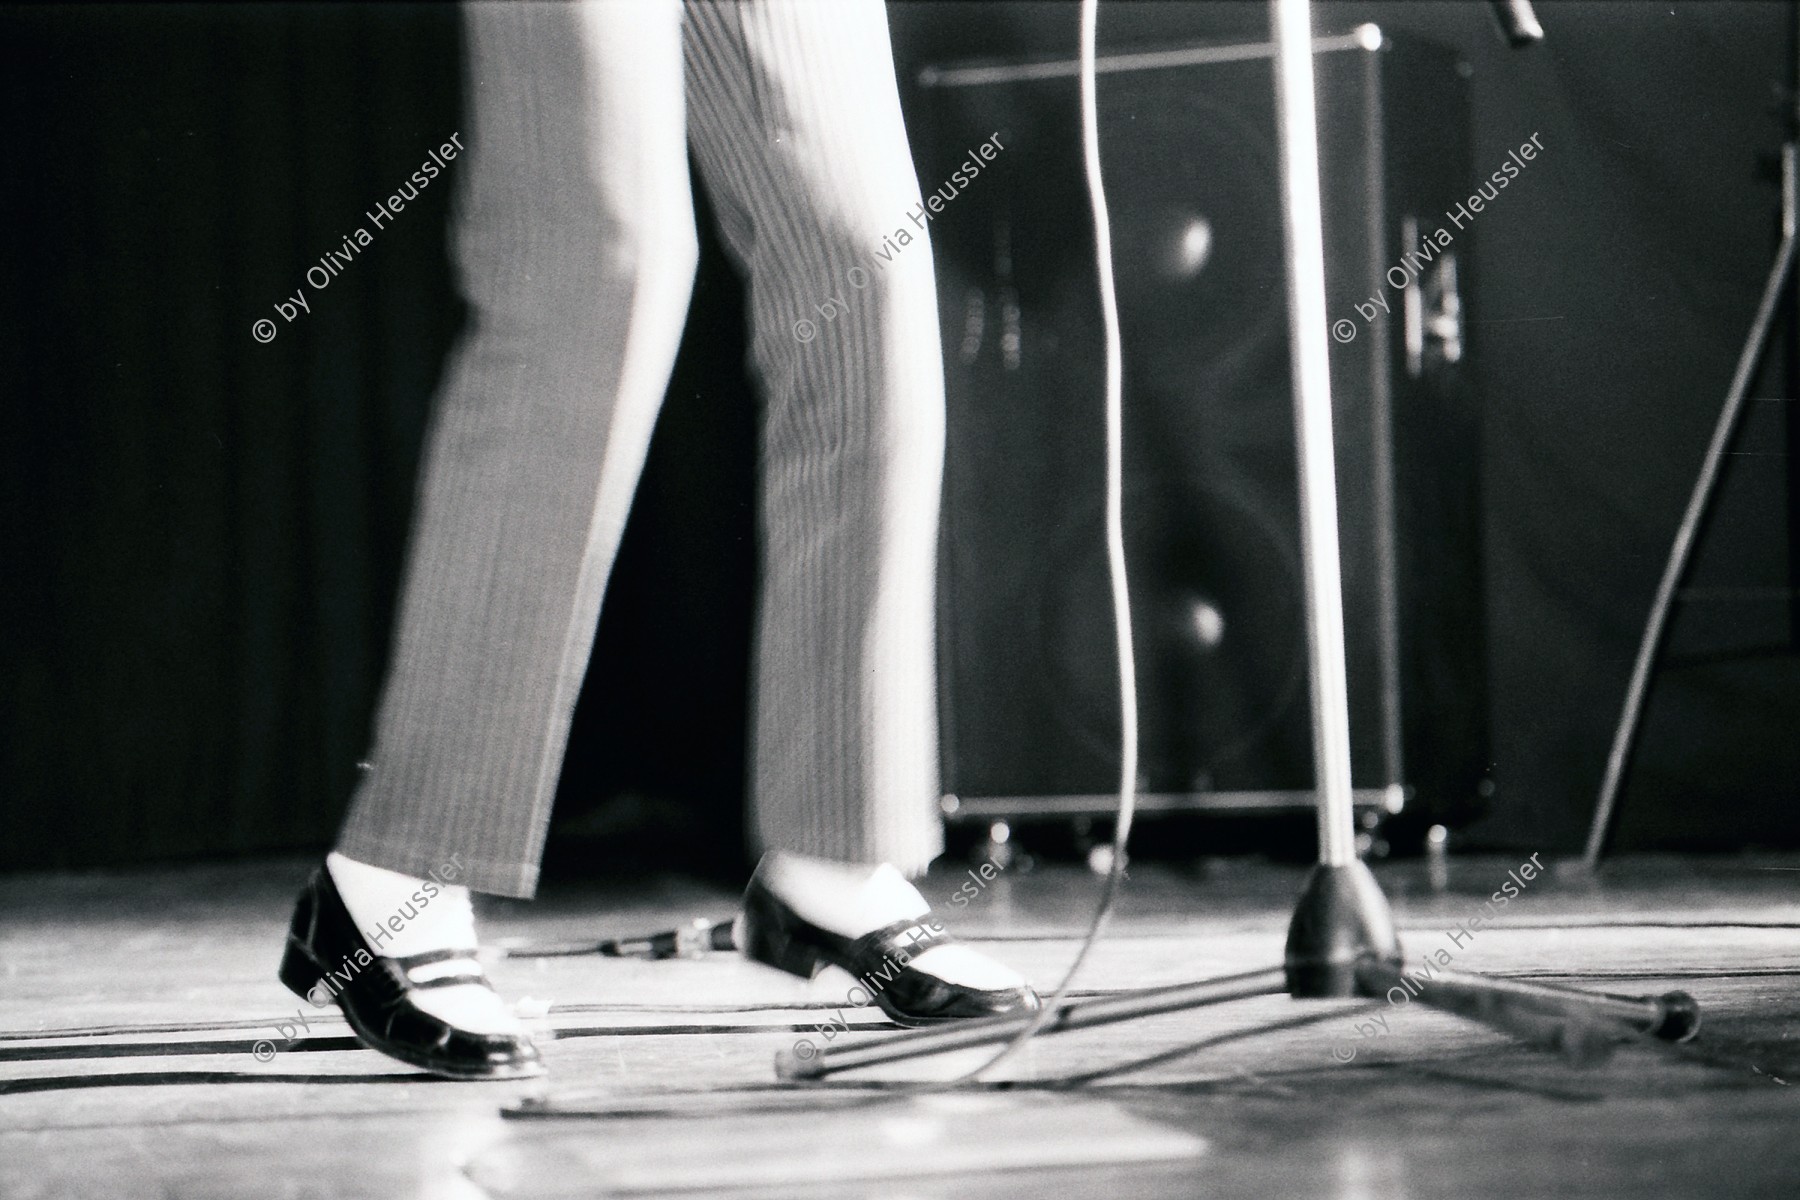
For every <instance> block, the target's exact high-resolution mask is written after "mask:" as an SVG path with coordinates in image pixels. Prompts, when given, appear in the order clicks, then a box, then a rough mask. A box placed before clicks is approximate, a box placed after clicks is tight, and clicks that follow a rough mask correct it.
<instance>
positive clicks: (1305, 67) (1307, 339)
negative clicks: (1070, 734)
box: [1269, 0, 1356, 867]
mask: <svg viewBox="0 0 1800 1200" xmlns="http://www.w3.org/2000/svg"><path fill="white" fill-rule="evenodd" d="M1269 16H1270V24H1271V27H1272V29H1273V32H1274V35H1275V77H1276V89H1275V99H1276V112H1277V117H1278V120H1277V125H1278V127H1279V131H1280V134H1281V184H1282V194H1283V201H1284V203H1283V204H1282V215H1283V226H1284V231H1285V234H1286V248H1287V280H1288V344H1289V351H1290V354H1291V357H1292V361H1293V377H1294V419H1295V420H1294V423H1295V430H1296V434H1297V440H1298V449H1299V465H1300V544H1301V551H1302V557H1303V559H1304V560H1305V565H1306V608H1307V625H1306V641H1307V651H1308V660H1309V665H1310V667H1311V672H1312V707H1313V769H1314V771H1315V772H1316V775H1317V779H1316V786H1317V788H1318V806H1319V861H1320V862H1322V863H1324V864H1325V865H1327V866H1333V867H1341V866H1344V865H1346V864H1348V863H1350V862H1353V861H1354V860H1355V858H1356V823H1355V814H1354V812H1353V811H1352V804H1351V799H1352V798H1351V791H1350V691H1349V684H1348V672H1347V669H1346V667H1345V663H1344V584H1343V571H1342V567H1341V565H1340V563H1339V561H1338V513H1337V460H1336V456H1335V454H1334V451H1333V447H1332V429H1331V342H1330V339H1329V338H1328V337H1327V335H1326V324H1325V230H1324V212H1323V207H1322V205H1321V202H1320V199H1319V132H1318V122H1317V117H1316V109H1315V107H1314V103H1315V102H1314V98H1313V61H1312V14H1311V6H1310V4H1309V3H1308V0H1269Z"/></svg>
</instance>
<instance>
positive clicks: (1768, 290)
mask: <svg viewBox="0 0 1800 1200" xmlns="http://www.w3.org/2000/svg"><path fill="white" fill-rule="evenodd" d="M1782 157H1783V166H1784V171H1783V173H1784V174H1785V175H1788V176H1790V177H1791V176H1792V175H1793V173H1794V171H1795V169H1796V164H1795V148H1794V146H1793V144H1792V143H1790V144H1789V145H1788V146H1787V147H1786V148H1785V149H1784V151H1783V155H1782ZM1782 191H1783V193H1784V195H1785V196H1787V197H1789V198H1790V200H1789V203H1791V202H1792V201H1791V197H1792V195H1793V193H1794V186H1793V184H1792V183H1791V182H1790V183H1787V184H1784V186H1783V189H1782ZM1782 226H1783V229H1784V231H1785V232H1784V234H1783V236H1782V239H1781V249H1780V250H1779V251H1778V252H1777V253H1776V255H1775V265H1774V267H1773V268H1772V269H1771V270H1770V271H1769V282H1768V283H1767V285H1765V286H1764V288H1763V294H1762V302H1761V303H1760V304H1758V305H1757V308H1756V319H1755V320H1754V321H1752V322H1751V323H1750V334H1749V336H1748V337H1746V338H1745V339H1744V349H1743V353H1741V354H1740V355H1739V356H1738V363H1737V371H1736V372H1735V373H1734V374H1733V375H1732V377H1731V388H1730V390H1728V391H1727V392H1726V393H1725V407H1724V408H1723V409H1721V410H1720V412H1719V421H1718V424H1717V425H1715V426H1714V427H1713V436H1712V443H1711V444H1710V445H1709V446H1707V448H1706V458H1705V460H1704V461H1703V462H1702V463H1701V465H1700V478H1698V479H1697V480H1695V481H1694V493H1693V495H1692V496H1690V497H1688V505H1687V512H1686V513H1685V514H1684V515H1683V516H1682V518H1681V527H1680V528H1679V529H1678V530H1676V532H1675V544H1674V546H1672V547H1671V548H1670V550H1669V561H1668V564H1667V565H1666V566H1664V567H1663V573H1662V581H1661V582H1660V583H1658V584H1657V585H1656V598H1655V599H1654V600H1653V601H1651V604H1650V616H1649V619H1648V620H1647V621H1646V622H1645V623H1644V636H1643V638H1642V639H1641V640H1640V641H1639V642H1638V652H1637V662H1636V663H1635V664H1633V666H1632V668H1631V683H1630V684H1629V685H1628V686H1627V687H1626V689H1625V708H1624V711H1623V712H1622V713H1621V714H1620V715H1619V727H1618V729H1617V730H1615V731H1614V733H1613V741H1612V752H1611V753H1610V754H1608V755H1607V757H1606V776H1605V778H1604V779H1603V780H1601V783H1600V800H1599V803H1598V804H1597V805H1596V806H1595V808H1594V819H1593V823H1592V824H1591V825H1590V826H1589V827H1588V839H1587V849H1586V850H1584V851H1583V852H1582V856H1581V861H1582V864H1583V865H1584V866H1585V867H1586V868H1587V869H1588V870H1589V871H1593V870H1595V869H1597V868H1598V867H1599V865H1600V853H1601V851H1602V850H1603V849H1605V847H1606V839H1607V838H1608V836H1610V834H1611V833H1612V825H1613V817H1614V807H1615V805H1616V804H1617V802H1618V798H1619V785H1620V784H1621V783H1623V782H1624V779H1625V767H1626V764H1627V763H1629V762H1630V759H1631V751H1632V749H1633V747H1634V745H1635V743H1636V741H1637V732H1638V725H1639V723H1640V722H1641V721H1642V719H1643V715H1644V700H1645V698H1646V696H1647V695H1648V693H1649V690H1650V672H1651V671H1652V670H1653V669H1654V668H1655V666H1656V655H1657V651H1658V650H1659V649H1660V648H1661V647H1662V640H1663V634H1664V632H1665V631H1666V629H1667V626H1668V623H1669V610H1670V608H1671V607H1672V606H1673V605H1674V602H1675V589H1676V588H1677V587H1679V586H1680V585H1681V580H1682V577H1683V576H1684V575H1686V574H1687V567H1688V560H1689V558H1691V557H1692V556H1693V552H1694V541H1695V539H1696V538H1698V537H1699V535H1700V526H1701V524H1702V523H1703V522H1704V521H1705V520H1706V510H1707V508H1708V506H1709V505H1710V504H1711V502H1712V496H1713V491H1714V489H1715V488H1716V487H1717V486H1718V482H1719V469H1720V467H1721V466H1723V464H1724V462H1725V452H1726V450H1727V449H1728V448H1729V447H1730V445H1731V440H1732V437H1733V435H1734V434H1736V432H1737V427H1738V422H1739V420H1740V419H1741V418H1742V416H1743V411H1744V398H1745V396H1747V395H1748V394H1749V391H1750V381H1751V379H1752V377H1753V376H1754V375H1755V373H1756V364H1757V362H1758V361H1759V360H1760V359H1761V358H1762V354H1763V350H1764V348H1765V343H1766V342H1767V341H1768V338H1769V329H1770V327H1771V326H1772V325H1773V323H1774V321H1775V310H1776V309H1777V308H1778V307H1779V306H1780V304H1781V293H1782V291H1783V290H1784V289H1785V288H1786V287H1787V281H1788V275H1789V273H1790V272H1792V270H1793V268H1794V244H1795V237H1794V234H1793V226H1794V218H1793V214H1792V213H1791V212H1790V213H1784V214H1783V220H1782Z"/></svg>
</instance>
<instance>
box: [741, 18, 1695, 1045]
mask: <svg viewBox="0 0 1800 1200" xmlns="http://www.w3.org/2000/svg"><path fill="white" fill-rule="evenodd" d="M1269 6H1270V21H1271V25H1272V27H1273V32H1274V37H1275V74H1276V87H1277V93H1276V95H1277V115H1278V124H1279V128H1280V135H1281V162H1282V189H1283V201H1284V203H1283V206H1282V207H1283V215H1284V226H1285V234H1286V239H1285V240H1286V250H1287V272H1288V276H1287V277H1288V323H1289V343H1290V350H1291V355H1292V362H1293V376H1294V404H1295V417H1296V426H1297V437H1298V451H1299V468H1300V471H1299V475H1300V511H1301V546H1302V550H1303V552H1304V557H1305V562H1306V571H1305V584H1306V600H1307V618H1308V619H1307V650H1308V655H1309V660H1310V663H1309V665H1310V668H1311V673H1312V715H1313V752H1314V761H1315V763H1316V770H1317V776H1318V788H1317V799H1318V817H1319V861H1318V864H1317V865H1316V866H1315V867H1314V868H1313V870H1312V873H1311V875H1310V876H1309V877H1308V879H1307V881H1306V885H1305V887H1304V889H1303V890H1302V892H1301V895H1300V899H1299V902H1298V904H1297V905H1296V907H1295V910H1294V914H1293V918H1292V920H1291V921H1290V923H1289V925H1288V936H1287V948H1286V953H1285V956H1284V961H1283V963H1282V964H1281V965H1280V966H1276V967H1269V968H1266V969H1263V970H1257V971H1250V972H1246V973H1243V974H1238V975H1230V976H1224V977H1221V978H1216V979H1208V980H1202V981H1200V982H1197V983H1188V984H1178V985H1176V986H1174V987H1162V988H1151V989H1147V990H1138V991H1130V992H1124V993H1121V994H1119V995H1115V996H1108V997H1105V998H1102V999H1097V1000H1080V1001H1070V1002H1065V1003H1064V1004H1062V1005H1060V1006H1059V1007H1058V1008H1057V1010H1056V1011H1055V1012H1054V1013H1052V1014H1050V1015H1049V1016H1048V1017H1047V1018H1046V1019H1045V1020H1044V1022H1043V1025H1042V1027H1041V1028H1040V1030H1039V1032H1038V1036H1046V1035H1049V1034H1053V1033H1057V1032H1062V1031H1066V1030H1071V1029H1085V1028H1091V1027H1093V1026H1097V1025H1108V1024H1114V1023H1117V1022H1120V1021H1129V1020H1134V1019H1136V1018H1138V1017H1144V1016H1150V1015H1154V1014H1158V1013H1167V1012H1177V1011H1183V1010H1186V1009H1191V1008H1199V1007H1202V1006H1206V1005H1212V1004H1221V1003H1225V1002H1227V1001H1231V1000H1238V999H1243V998H1245V997H1249V996H1261V995H1270V994H1276V993H1281V992H1286V993H1287V994H1288V995H1290V996H1293V997H1294V998H1296V999H1315V998H1321V999H1322V998H1344V997H1358V996H1360V997H1365V998H1371V999H1373V998H1378V997H1381V996H1383V995H1388V996H1389V997H1390V999H1391V998H1392V997H1391V993H1392V991H1393V990H1394V989H1395V988H1399V989H1400V990H1401V991H1402V992H1403V993H1405V995H1406V997H1407V999H1408V1000H1411V999H1417V1000H1419V1001H1420V1002H1421V1003H1424V1004H1428V1005H1432V1006H1434V1007H1437V1008H1441V1009H1444V1010H1446V1011H1449V1012H1453V1013H1456V1014H1458V1015H1460V1016H1463V1017H1466V1018H1468V1019H1470V1020H1474V1021H1480V1022H1482V1023H1484V1024H1487V1025H1490V1026H1492V1027H1494V1028H1497V1029H1499V1030H1502V1031H1503V1032H1506V1033H1510V1034H1512V1035H1514V1036H1517V1037H1520V1038H1522V1039H1524V1040H1526V1041H1528V1042H1531V1043H1533V1044H1536V1045H1542V1046H1548V1047H1552V1048H1556V1049H1559V1050H1561V1051H1562V1052H1563V1053H1564V1054H1565V1055H1566V1056H1568V1057H1570V1058H1572V1059H1574V1060H1576V1061H1586V1060H1589V1059H1591V1058H1593V1057H1594V1056H1595V1055H1597V1054H1600V1053H1604V1052H1605V1051H1606V1050H1608V1049H1609V1048H1610V1046H1611V1044H1612V1043H1613V1042H1614V1041H1616V1040H1618V1039H1619V1038H1621V1037H1628V1036H1632V1035H1637V1034H1649V1035H1652V1036H1654V1037H1658V1038H1662V1039H1664V1040H1668V1041H1686V1040H1687V1039H1689V1038H1691V1037H1693V1036H1694V1034H1695V1033H1696V1032H1697V1031H1698V1029H1699V1023H1700V1011H1699V1006H1698V1005H1697V1004H1696V1003H1695V1002H1694V999H1693V997H1691V996H1689V995H1687V994H1686V993H1685V992H1669V993H1667V994H1665V995H1662V996H1654V997H1652V996H1635V997H1634V996H1612V995H1606V994H1601V993H1593V992H1584V991H1578V990H1575V989H1572V988H1561V987H1548V986H1545V985H1542V984H1529V983H1522V982H1519V981H1516V980H1504V979H1494V978H1490V977H1487V976H1483V975H1476V974H1468V973H1463V972H1450V971H1445V970H1442V969H1440V968H1439V967H1437V966H1435V965H1426V966H1425V973H1424V975H1423V976H1422V977H1421V976H1418V975H1413V974H1411V973H1410V972H1409V971H1408V970H1407V964H1406V960H1405V958H1404V956H1403V955H1402V953H1401V950H1400V941H1399V938H1398V937H1397V936H1396V934H1395V931H1394V922H1393V917H1392V915H1391V913H1390V912H1389V910H1388V903H1387V898H1386V897H1385V896H1384V895H1382V892H1381V888H1380V886H1379V885H1378V884H1377V883H1376V882H1375V877H1374V875H1373V874H1371V873H1370V871H1369V869H1368V867H1367V866H1366V865H1365V864H1364V863H1363V862H1361V861H1360V860H1359V859H1358V858H1357V857H1356V851H1355V821H1354V814H1353V811H1352V806H1351V791H1350V734H1349V731H1350V717H1349V708H1350V706H1349V692H1348V687H1347V685H1346V666H1345V661H1344V601H1343V585H1342V579H1341V570H1340V564H1339V559H1338V515H1337V481H1336V474H1335V458H1334V453H1333V446H1332V424H1331V371H1330V366H1331V361H1330V354H1331V343H1330V340H1329V338H1328V337H1327V324H1326V310H1325V243H1324V226H1323V217H1322V209H1321V205H1320V198H1319V145H1318V130H1317V127H1316V119H1315V112H1316V109H1315V103H1314V96H1313V62H1312V15H1311V9H1310V4H1309V0H1270V5H1269ZM1509 7H1510V8H1511V9H1513V10H1515V11H1516V10H1517V9H1518V8H1519V7H1521V6H1520V5H1516V4H1515V5H1511V6H1509ZM1522 7H1523V8H1524V11H1525V12H1526V13H1527V14H1529V6H1528V5H1524V6H1522ZM1534 24H1535V22H1534ZM1030 1020H1031V1018H1030V1017H1022V1018H1013V1017H1001V1018H992V1019H987V1020H980V1021H967V1022H958V1023H956V1024H954V1025H951V1026H948V1027H943V1028H937V1029H927V1030H919V1031H915V1032H911V1033H904V1034H900V1035H898V1036H895V1037H891V1038H884V1039H882V1040H880V1041H877V1042H870V1043H866V1044H862V1045H854V1046H843V1047H828V1048H827V1049H825V1050H822V1051H815V1052H814V1054H813V1055H812V1056H811V1057H810V1058H800V1057H799V1056H797V1055H795V1054H794V1052H793V1051H792V1050H791V1049H790V1050H783V1051H782V1052H781V1053H779V1054H778V1055H777V1056H776V1060H775V1068H776V1072H777V1074H778V1075H780V1076H781V1077H782V1078H784V1079H821V1078H824V1077H825V1076H828V1075H833V1074H837V1073H838V1072H841V1071H848V1070H854V1069H856V1068H859V1067H865V1066H873V1065H876V1064H879V1063H891V1062H900V1061H905V1060H910V1059H914V1058H920V1057H924V1056H927V1055H932V1054H939V1053H943V1052H945V1051H948V1050H958V1049H963V1048H966V1047H971V1046H985V1045H997V1044H1000V1043H1003V1042H1008V1041H1010V1040H1012V1039H1013V1038H1014V1037H1016V1036H1017V1035H1018V1033H1019V1031H1020V1030H1021V1029H1023V1028H1024V1027H1025V1026H1026V1025H1027V1024H1028V1023H1029V1022H1030Z"/></svg>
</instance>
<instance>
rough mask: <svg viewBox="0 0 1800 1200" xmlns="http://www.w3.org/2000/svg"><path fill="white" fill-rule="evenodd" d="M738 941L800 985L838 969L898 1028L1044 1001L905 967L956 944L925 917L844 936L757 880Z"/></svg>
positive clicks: (1015, 1010)
mask: <svg viewBox="0 0 1800 1200" xmlns="http://www.w3.org/2000/svg"><path fill="white" fill-rule="evenodd" d="M740 937H741V944H742V946H743V948H744V954H745V955H746V956H747V957H749V958H752V959H754V960H755V961H757V962H759V963H762V964H764V965H765V966H770V967H775V968H777V969H779V970H782V971H786V972H787V973H788V974H790V975H798V976H800V977H801V978H802V979H810V978H812V977H813V976H814V975H817V974H818V973H819V972H820V971H821V970H823V969H824V968H825V966H826V965H827V964H829V965H831V966H835V967H841V968H843V969H844V970H846V971H848V972H849V973H850V974H851V975H853V976H855V978H856V981H857V982H858V983H859V984H861V985H862V986H863V987H864V988H866V989H867V990H868V991H869V993H870V994H871V995H872V996H873V997H874V999H875V1003H876V1004H877V1005H879V1006H880V1007H881V1011H882V1012H884V1013H886V1014H887V1015H888V1016H889V1018H891V1019H892V1020H893V1021H894V1023H895V1024H898V1025H907V1026H914V1027H916V1026H920V1025H936V1024H939V1023H941V1022H945V1021H959V1020H965V1019H968V1018H970V1017H997V1016H1016V1015H1020V1014H1023V1013H1031V1012H1036V1011H1037V1010H1038V1008H1039V1007H1040V1005H1041V1003H1042V1002H1041V1001H1040V1000H1039V999H1038V995H1037V993H1036V992H1034V991H1032V990H1031V989H1030V988H1029V987H1024V986H1021V987H1016V988H998V989H993V990H985V989H981V988H972V987H964V986H963V985H962V984H957V983H951V982H950V981H949V980H947V979H940V978H939V977H938V976H936V975H932V974H930V973H929V972H926V971H922V970H920V969H919V968H917V967H915V966H912V965H910V960H912V959H914V958H917V957H918V956H919V955H921V954H923V953H924V952H925V951H926V950H928V949H930V948H931V947H933V946H943V945H948V944H950V943H953V942H955V941H956V939H955V937H953V936H952V935H951V934H949V933H948V932H946V931H945V929H944V927H943V925H942V924H941V923H939V922H937V921H935V920H934V919H933V918H932V917H930V916H929V915H927V916H925V917H921V918H918V919H916V920H908V921H895V922H894V923H893V924H892V925H886V926H883V927H882V928H880V929H877V930H874V931H872V932H870V933H866V934H864V935H863V936H861V937H859V938H847V937H844V936H843V935H841V934H836V933H832V932H831V931H830V930H827V929H821V928H819V927H818V926H817V925H814V924H813V923H812V922H810V921H808V920H806V919H805V918H804V917H802V916H800V914H798V913H796V912H795V911H794V910H793V909H792V908H790V907H789V906H788V905H787V903H786V901H784V900H782V899H781V897H780V896H777V895H776V894H775V893H774V892H773V891H772V890H771V889H770V888H769V886H768V884H766V883H764V882H763V879H762V877H761V876H760V875H757V876H753V877H752V878H751V880H750V886H749V887H748V888H746V889H744V910H743V926H742V930H741V934H740Z"/></svg>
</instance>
